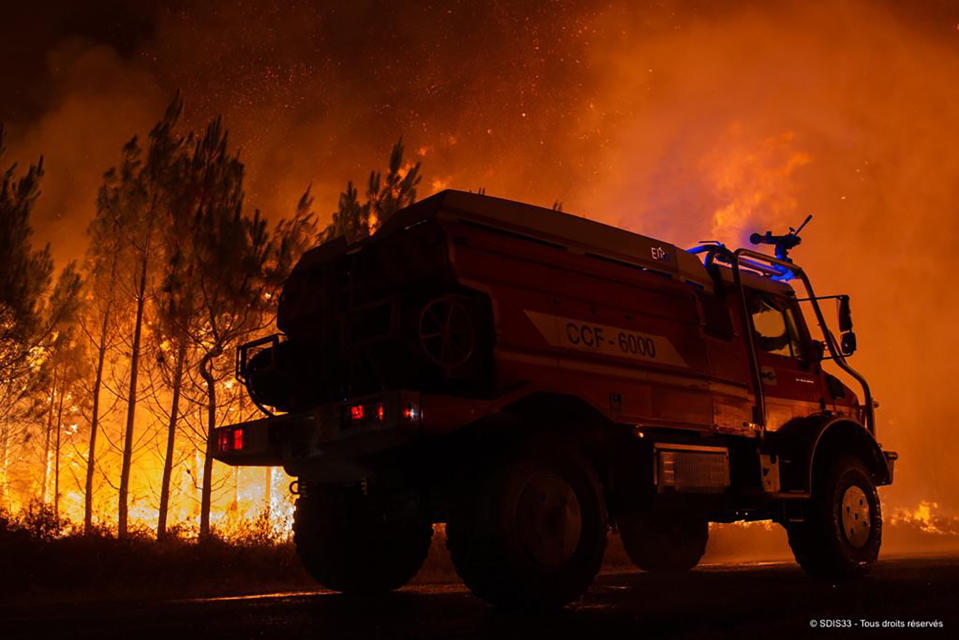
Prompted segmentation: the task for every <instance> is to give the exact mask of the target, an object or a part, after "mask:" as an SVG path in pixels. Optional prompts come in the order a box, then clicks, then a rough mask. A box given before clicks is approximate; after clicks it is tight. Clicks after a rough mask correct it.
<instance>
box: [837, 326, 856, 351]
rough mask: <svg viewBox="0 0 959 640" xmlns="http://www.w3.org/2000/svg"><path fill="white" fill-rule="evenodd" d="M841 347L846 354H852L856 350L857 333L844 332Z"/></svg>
mask: <svg viewBox="0 0 959 640" xmlns="http://www.w3.org/2000/svg"><path fill="white" fill-rule="evenodd" d="M839 348H840V349H841V350H842V354H843V355H844V356H851V355H852V354H854V353H855V352H856V334H855V333H853V332H852V331H846V332H845V333H843V334H842V338H841V340H840V344H839Z"/></svg>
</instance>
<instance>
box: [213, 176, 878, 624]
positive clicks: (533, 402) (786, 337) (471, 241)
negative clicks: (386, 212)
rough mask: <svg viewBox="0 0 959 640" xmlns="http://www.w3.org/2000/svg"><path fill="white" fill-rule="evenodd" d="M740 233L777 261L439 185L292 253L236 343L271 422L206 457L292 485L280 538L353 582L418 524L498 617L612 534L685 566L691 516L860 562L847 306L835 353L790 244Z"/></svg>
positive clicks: (413, 545)
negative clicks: (353, 232)
mask: <svg viewBox="0 0 959 640" xmlns="http://www.w3.org/2000/svg"><path fill="white" fill-rule="evenodd" d="M754 241H768V242H770V243H772V244H776V246H777V252H776V253H777V255H776V256H771V255H766V254H764V253H759V252H757V251H753V250H749V249H737V250H730V249H727V248H726V247H724V246H723V245H721V244H718V243H711V244H705V245H702V246H700V247H698V248H697V249H695V250H694V251H693V252H689V251H685V250H681V249H678V248H677V247H675V246H673V245H671V244H669V243H666V242H662V241H659V240H655V239H653V238H649V237H644V236H641V235H637V234H635V233H630V232H628V231H624V230H622V229H618V228H615V227H611V226H607V225H604V224H600V223H598V222H593V221H591V220H588V219H585V218H581V217H577V216H573V215H568V214H566V213H561V212H557V211H552V210H549V209H543V208H539V207H534V206H530V205H526V204H521V203H518V202H512V201H508V200H502V199H497V198H492V197H487V196H484V195H477V194H472V193H464V192H460V191H443V192H441V193H439V194H436V195H434V196H432V197H430V198H427V199H425V200H423V201H421V202H419V203H417V204H415V205H413V206H411V207H408V208H406V209H403V210H401V211H399V212H397V213H396V214H395V215H394V216H393V217H391V218H390V219H389V220H387V221H386V223H385V224H384V225H383V226H382V227H381V228H380V229H379V230H378V231H377V232H376V233H375V234H373V235H372V237H370V238H369V239H368V240H366V241H364V242H362V243H359V244H354V245H347V243H346V242H345V241H343V240H339V241H334V242H331V243H328V244H325V245H323V246H320V247H318V248H315V249H312V250H310V251H308V252H306V253H305V254H304V255H303V257H302V259H301V260H300V261H299V263H298V264H297V266H296V267H295V269H294V270H293V272H292V274H291V275H290V277H289V279H288V281H287V282H286V284H285V286H284V289H283V292H282V295H281V296H280V299H279V308H278V316H277V318H278V319H277V325H278V328H279V330H280V332H281V333H279V334H276V335H273V336H270V337H268V338H264V339H261V340H257V341H255V342H251V343H249V344H246V345H244V346H243V347H241V348H240V349H239V350H238V354H237V375H238V377H239V378H240V379H241V380H242V381H243V382H244V383H245V384H246V386H247V388H248V390H249V393H250V396H251V398H252V399H253V401H254V402H256V403H257V405H258V406H259V407H260V408H261V409H262V410H263V411H264V413H265V414H267V415H266V417H264V418H262V419H258V420H254V421H251V422H245V423H242V424H235V425H231V426H227V427H223V428H221V429H218V430H217V431H216V433H215V441H214V442H213V443H212V446H213V447H214V449H215V451H216V458H217V459H219V460H221V461H223V462H225V463H227V464H231V465H282V466H283V468H284V469H285V470H286V471H287V473H289V474H290V475H292V476H295V477H296V478H297V480H296V482H295V483H294V484H293V485H292V489H293V490H294V492H295V493H296V494H297V495H298V499H297V504H296V515H295V524H294V538H295V542H296V546H297V550H298V552H299V554H300V556H301V558H302V560H303V563H304V565H305V566H306V568H307V569H308V570H309V571H310V572H311V573H312V575H313V576H315V578H316V579H317V580H318V581H319V582H320V583H322V584H323V585H325V586H327V587H329V588H332V589H335V590H338V591H343V592H347V593H369V592H379V591H385V590H390V589H395V588H398V587H400V586H402V585H403V584H405V583H406V582H407V581H408V580H409V579H410V578H411V577H412V576H413V575H414V574H415V573H416V572H417V570H418V569H419V567H420V566H421V564H422V563H423V561H424V559H425V557H426V555H427V550H428V548H429V546H430V540H431V536H432V533H433V524H434V523H446V534H447V546H448V548H449V551H450V553H451V556H452V560H453V563H454V565H455V567H456V569H457V571H458V572H459V574H460V576H461V577H462V578H463V580H464V582H465V583H466V584H467V586H468V587H469V588H470V589H471V590H472V591H473V592H474V593H476V594H477V595H478V596H480V597H482V598H484V599H486V600H488V601H490V602H492V603H495V604H497V605H502V606H512V607H515V606H520V607H553V606H561V605H563V604H565V603H568V602H570V601H572V600H574V599H575V598H577V597H578V596H580V595H581V594H582V593H583V592H584V591H585V589H586V588H587V587H588V586H589V584H590V583H591V582H592V580H593V578H594V577H595V575H596V573H597V571H598V570H599V568H600V564H601V562H602V559H603V553H604V550H605V547H606V538H607V532H608V530H609V529H610V527H615V528H616V529H617V530H618V531H619V534H620V535H621V538H622V541H623V545H624V547H625V549H626V551H627V553H628V554H629V556H630V558H631V559H632V560H633V561H634V562H635V564H636V565H638V566H639V567H640V568H642V569H645V570H648V571H684V570H688V569H690V568H692V567H694V566H695V565H696V564H697V562H698V561H699V560H700V558H701V557H702V555H703V552H704V550H705V546H706V541H707V536H708V524H709V522H732V521H741V520H747V521H748V520H770V519H771V520H774V521H776V522H778V523H779V524H781V525H782V526H783V527H785V529H786V531H787V532H788V535H789V544H790V546H791V547H792V549H793V552H794V554H795V557H796V559H797V560H798V562H799V563H800V564H801V565H802V567H803V568H804V569H805V570H806V571H807V572H809V573H810V574H812V575H813V576H817V577H821V578H826V579H843V578H849V577H853V576H856V575H859V574H862V573H864V572H865V571H866V570H867V569H868V568H869V567H870V565H872V564H873V563H874V562H875V560H876V558H877V555H878V552H879V546H880V540H881V533H882V518H881V514H880V504H879V498H878V494H877V491H876V487H877V486H881V485H886V484H889V483H891V482H892V476H893V464H894V461H895V460H896V454H895V453H893V452H890V451H884V450H883V449H882V448H881V447H880V445H879V443H878V442H877V440H876V425H875V417H874V415H873V408H874V403H873V400H872V397H871V394H870V390H869V385H868V384H867V382H866V379H865V378H864V377H863V376H862V375H860V374H859V373H858V372H856V371H855V370H854V369H853V368H852V367H851V366H850V365H849V364H848V362H847V357H848V356H849V355H851V353H852V352H853V351H854V350H855V346H856V345H855V334H853V333H852V317H851V315H850V312H849V299H848V297H846V296H828V298H829V299H831V300H833V302H834V303H836V301H838V304H836V306H837V308H838V312H839V313H838V329H839V332H840V338H839V339H837V338H836V337H835V336H834V334H833V333H832V332H831V330H830V329H829V325H828V323H827V320H826V318H825V316H824V313H823V309H822V305H821V304H820V301H822V300H824V298H823V297H817V296H816V294H815V293H814V291H813V289H812V286H811V284H810V281H809V278H808V276H807V275H806V273H805V272H804V271H803V270H802V268H801V267H799V266H798V265H797V264H795V263H793V262H792V261H791V260H790V259H789V258H788V249H789V248H791V247H792V246H794V245H795V244H798V234H797V233H796V232H792V233H790V234H787V235H786V236H779V237H777V236H771V235H770V234H769V233H768V232H767V234H766V235H765V236H755V237H754ZM790 279H791V280H792V281H793V282H796V283H801V284H802V285H803V291H802V292H801V293H800V294H797V293H796V292H795V291H794V289H793V288H792V287H791V286H790V284H789V283H788V282H787V281H788V280H790ZM804 311H805V313H804ZM824 365H828V366H829V367H830V368H831V369H833V370H834V372H835V373H836V374H838V375H840V376H844V378H845V379H846V381H847V382H848V383H849V384H852V385H853V386H858V387H859V390H860V391H861V397H857V395H856V393H855V392H854V391H853V390H852V389H851V388H849V387H848V386H847V385H846V384H844V383H843V382H842V381H841V380H840V378H839V377H837V376H836V375H833V374H831V373H827V372H826V370H825V368H824Z"/></svg>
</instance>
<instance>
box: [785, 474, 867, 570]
mask: <svg viewBox="0 0 959 640" xmlns="http://www.w3.org/2000/svg"><path fill="white" fill-rule="evenodd" d="M786 531H787V533H788V534H789V546H790V547H792V550H793V555H794V556H795V557H796V561H797V562H798V563H799V565H800V566H801V567H802V568H803V569H804V570H805V571H806V573H808V574H810V575H811V576H814V577H816V578H823V579H827V580H837V579H843V578H851V577H855V576H858V575H862V574H864V573H866V571H868V570H869V568H870V567H871V566H872V565H873V564H874V563H875V561H876V558H877V557H878V556H879V547H880V544H881V543H882V513H881V511H880V506H879V494H878V492H877V491H876V485H875V483H874V482H873V480H872V477H871V476H870V475H869V472H868V470H867V469H866V468H865V467H864V466H863V464H862V462H860V461H859V460H858V459H856V458H848V457H847V458H840V459H838V460H836V461H835V462H834V463H833V464H832V465H831V466H830V467H829V468H828V469H826V470H825V473H823V474H822V475H821V477H820V478H819V480H818V482H816V484H815V485H814V486H813V495H812V498H811V499H810V501H809V503H808V505H807V512H806V519H805V521H804V522H799V523H789V524H787V525H786Z"/></svg>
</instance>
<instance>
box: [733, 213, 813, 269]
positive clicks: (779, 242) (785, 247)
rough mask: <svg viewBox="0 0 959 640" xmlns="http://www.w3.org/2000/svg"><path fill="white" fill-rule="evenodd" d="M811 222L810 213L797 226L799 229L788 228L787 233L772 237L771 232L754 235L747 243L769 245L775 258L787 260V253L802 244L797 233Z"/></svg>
mask: <svg viewBox="0 0 959 640" xmlns="http://www.w3.org/2000/svg"><path fill="white" fill-rule="evenodd" d="M810 220H812V214H811V213H810V214H809V215H808V216H806V219H805V220H803V221H802V224H801V225H799V228H797V229H793V228H792V227H789V233H787V234H784V235H781V236H774V235H773V232H772V231H767V232H766V233H765V234H758V233H754V234H752V235H751V236H749V241H750V242H752V243H753V244H771V245H773V246H775V247H776V257H777V258H779V259H780V260H788V261H789V262H792V260H790V259H789V251H790V250H791V249H793V248H795V247H796V246H797V245H799V243H800V242H802V238H800V237H799V233H800V232H801V231H802V230H803V228H805V226H806V225H807V224H809V221H810Z"/></svg>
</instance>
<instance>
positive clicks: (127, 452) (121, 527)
mask: <svg viewBox="0 0 959 640" xmlns="http://www.w3.org/2000/svg"><path fill="white" fill-rule="evenodd" d="M149 255H150V254H149V247H148V248H147V249H146V250H144V252H143V257H142V259H141V260H140V279H139V282H138V284H137V315H136V320H135V324H134V326H133V347H132V349H131V350H130V389H129V395H128V396H127V422H126V429H125V430H124V434H123V461H122V464H121V466H120V496H119V500H118V505H117V536H118V537H120V538H123V537H125V536H126V534H127V517H128V512H127V497H128V495H129V492H130V462H131V461H132V459H133V421H134V418H135V417H136V409H137V374H138V373H139V369H140V337H141V335H142V333H143V308H144V306H145V305H146V288H147V261H148V256H149Z"/></svg>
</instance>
